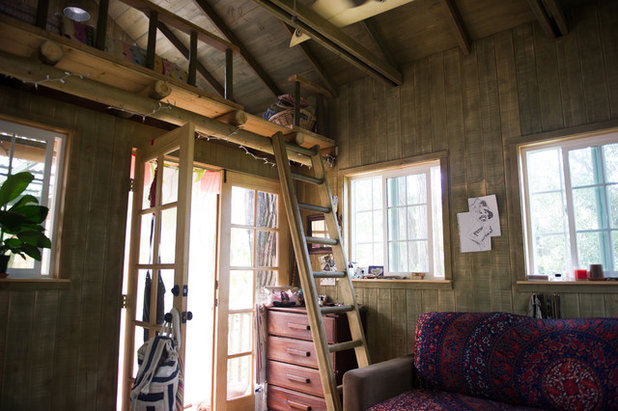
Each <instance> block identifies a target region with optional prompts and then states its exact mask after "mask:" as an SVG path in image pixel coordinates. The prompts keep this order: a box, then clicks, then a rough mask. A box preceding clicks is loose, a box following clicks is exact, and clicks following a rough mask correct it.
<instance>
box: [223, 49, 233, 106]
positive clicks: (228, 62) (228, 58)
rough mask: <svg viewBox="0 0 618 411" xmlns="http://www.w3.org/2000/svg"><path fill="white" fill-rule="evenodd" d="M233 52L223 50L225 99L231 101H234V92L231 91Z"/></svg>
mask: <svg viewBox="0 0 618 411" xmlns="http://www.w3.org/2000/svg"><path fill="white" fill-rule="evenodd" d="M233 64H234V52H233V51H232V49H225V99H226V100H233V99H234V90H233V82H234V70H233Z"/></svg>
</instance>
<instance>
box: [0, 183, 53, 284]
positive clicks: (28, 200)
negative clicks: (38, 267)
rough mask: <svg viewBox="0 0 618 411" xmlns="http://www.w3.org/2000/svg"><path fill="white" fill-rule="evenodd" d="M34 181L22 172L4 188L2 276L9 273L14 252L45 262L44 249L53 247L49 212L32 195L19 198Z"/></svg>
mask: <svg viewBox="0 0 618 411" xmlns="http://www.w3.org/2000/svg"><path fill="white" fill-rule="evenodd" d="M32 180H34V176H33V175H32V174H31V173H29V172H22V173H18V174H13V175H9V176H8V178H7V179H6V181H5V182H4V183H3V184H2V186H0V273H6V269H7V265H8V262H9V258H10V253H12V254H17V255H20V256H21V257H22V258H26V255H28V256H30V257H32V258H34V259H35V260H37V261H41V250H40V248H50V247H51V241H50V239H49V238H48V237H47V236H46V235H45V234H44V231H45V227H44V226H43V225H42V223H43V221H45V218H47V213H48V212H49V209H48V208H47V207H45V206H41V205H39V202H38V200H37V199H36V197H34V196H32V195H29V194H27V195H24V196H22V197H21V198H20V199H17V197H19V196H20V195H21V194H22V193H23V192H24V190H25V189H26V188H27V187H28V185H29V184H30V182H32ZM11 204H12V205H11Z"/></svg>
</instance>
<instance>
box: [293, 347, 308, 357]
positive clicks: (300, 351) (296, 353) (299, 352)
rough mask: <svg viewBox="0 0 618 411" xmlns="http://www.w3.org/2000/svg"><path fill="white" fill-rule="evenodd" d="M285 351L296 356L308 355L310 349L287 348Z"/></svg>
mask: <svg viewBox="0 0 618 411" xmlns="http://www.w3.org/2000/svg"><path fill="white" fill-rule="evenodd" d="M287 352H288V354H290V355H296V356H298V357H310V356H311V352H310V351H304V350H297V349H295V348H288V349H287Z"/></svg>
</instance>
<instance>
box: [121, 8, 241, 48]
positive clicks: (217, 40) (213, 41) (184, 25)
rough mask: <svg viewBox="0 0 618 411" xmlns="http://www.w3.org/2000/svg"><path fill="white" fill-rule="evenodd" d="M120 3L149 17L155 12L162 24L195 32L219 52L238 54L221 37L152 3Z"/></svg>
mask: <svg viewBox="0 0 618 411" xmlns="http://www.w3.org/2000/svg"><path fill="white" fill-rule="evenodd" d="M119 1H121V2H122V3H124V4H126V5H128V6H131V7H133V8H135V9H137V10H140V11H141V12H143V13H144V14H146V15H149V14H150V13H151V12H152V11H155V12H157V14H158V15H159V20H160V21H162V22H163V23H165V24H167V25H168V26H169V27H173V28H175V29H178V30H180V31H182V32H183V33H185V34H189V35H190V34H191V31H196V32H197V37H198V39H199V40H200V41H202V42H204V43H206V44H208V45H210V46H212V47H214V48H216V49H217V50H220V51H225V50H226V49H231V50H233V51H234V52H238V51H239V50H238V47H237V46H236V45H234V44H232V43H230V42H229V41H227V40H224V39H222V38H221V37H218V36H215V35H214V34H212V33H210V32H208V31H206V30H204V29H203V28H201V27H199V26H197V25H195V24H193V23H191V22H190V21H187V20H184V19H181V18H180V17H178V16H176V15H175V14H174V13H172V12H170V11H168V10H166V9H164V8H162V7H159V6H157V5H156V4H154V3H151V2H149V1H146V0H119Z"/></svg>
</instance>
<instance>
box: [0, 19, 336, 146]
mask: <svg viewBox="0 0 618 411" xmlns="http://www.w3.org/2000/svg"><path fill="white" fill-rule="evenodd" d="M0 33H1V34H2V36H3V38H10V39H11V41H4V42H0V52H2V53H3V56H4V57H6V58H8V59H12V58H13V57H16V58H21V59H22V61H24V62H25V60H23V59H28V61H29V64H28V66H29V67H31V68H32V67H34V68H38V69H39V72H41V73H42V72H43V71H45V68H48V69H47V71H48V72H50V73H52V72H53V71H54V70H56V72H57V71H58V70H60V71H62V72H69V73H73V74H81V75H84V76H87V79H86V80H83V81H91V82H94V83H98V85H102V86H107V87H109V93H108V96H101V95H96V94H92V95H88V94H87V93H84V92H80V93H78V92H77V91H76V90H75V87H71V86H70V84H69V83H70V82H69V81H65V82H64V83H61V82H59V81H49V82H42V83H41V84H40V85H41V86H45V87H50V88H54V89H56V90H60V91H63V92H66V93H68V94H72V95H77V96H79V97H82V98H87V99H90V100H93V101H97V102H100V103H103V104H109V105H114V106H116V107H121V108H124V107H125V106H123V104H119V105H116V104H111V103H110V99H113V96H114V95H115V94H116V95H123V93H122V92H127V93H130V94H133V95H134V98H135V99H138V98H140V97H141V96H143V95H144V93H145V91H146V90H149V89H151V88H152V85H153V84H154V83H156V82H157V81H164V82H165V83H167V84H168V85H169V89H170V90H169V91H170V94H169V95H168V96H167V97H165V99H164V100H163V102H164V103H168V102H169V103H170V104H172V105H173V106H175V107H176V108H178V109H181V114H180V115H178V116H176V117H179V118H182V117H192V116H190V115H189V116H187V115H186V113H185V112H189V113H192V114H193V115H194V116H198V117H203V118H204V119H203V120H204V121H203V122H202V123H203V124H207V125H209V126H213V128H214V129H215V130H216V132H213V135H215V136H217V134H219V135H227V134H230V133H229V130H234V129H233V128H232V129H230V128H229V127H230V125H229V123H230V121H229V120H226V119H230V118H233V117H234V116H232V115H231V114H233V113H234V112H236V111H242V110H243V108H244V107H243V106H241V105H239V104H237V103H235V102H233V101H230V100H226V99H224V98H222V97H220V96H218V95H216V94H213V93H209V92H207V91H204V90H201V89H199V88H197V87H195V86H192V85H189V84H187V83H184V82H181V81H179V80H176V79H173V78H171V77H167V76H164V75H162V74H159V73H157V72H155V71H153V70H150V69H148V68H145V67H143V66H140V65H137V64H133V63H130V62H127V61H125V60H122V59H120V58H117V57H115V56H112V55H110V54H108V53H106V52H104V51H101V50H98V49H96V48H94V47H90V46H87V45H84V44H82V43H79V42H76V41H73V40H70V39H67V38H65V37H62V36H60V35H57V34H53V33H50V32H48V31H45V30H43V29H40V28H38V27H35V26H31V25H29V24H27V23H23V22H21V21H19V20H15V19H12V18H10V17H6V16H2V15H0ZM48 40H50V41H53V42H54V43H56V44H57V45H58V46H59V47H60V49H61V51H62V53H61V57H60V59H59V60H58V62H57V63H56V64H55V65H53V66H52V65H48V64H42V63H39V62H38V60H37V58H38V56H39V54H40V49H41V45H42V44H43V43H44V42H46V41H48ZM5 61H8V60H5ZM7 66H8V64H0V73H2V74H5V75H8V76H12V77H16V78H19V79H20V80H22V81H31V82H32V81H40V80H43V79H45V76H42V77H38V78H37V77H36V75H35V73H33V71H35V70H28V69H25V68H24V67H25V65H22V67H7ZM50 78H56V77H54V76H52V75H50ZM67 80H68V79H67ZM91 85H93V84H91ZM81 88H82V89H87V87H81ZM94 89H97V90H99V91H102V89H101V88H100V87H93V90H94ZM124 95H125V96H126V94H124ZM142 98H143V99H147V100H149V101H150V102H151V103H153V102H156V100H153V99H150V98H149V97H142ZM144 101H145V100H144ZM140 102H143V101H142V100H140ZM151 107H152V105H151ZM131 111H136V110H131ZM150 111H151V110H144V111H143V112H144V114H147V113H149V112H150ZM140 112H141V111H140ZM153 117H154V116H153ZM168 117H169V116H168ZM158 118H159V119H161V120H163V121H169V119H168V118H161V117H158ZM188 120H189V119H187V121H188ZM191 120H195V118H193V117H192V118H191ZM169 122H171V123H174V124H177V122H176V121H169ZM216 123H220V124H216ZM226 126H227V127H228V128H227V129H226ZM240 127H241V129H242V132H239V133H237V134H238V135H240V136H241V140H242V141H239V143H240V144H243V145H246V146H247V147H251V148H254V149H256V150H260V151H264V152H267V153H271V154H272V148H271V143H270V137H272V135H274V134H275V133H277V132H280V133H282V134H283V135H284V136H285V138H286V139H287V140H290V139H296V141H300V142H302V146H303V147H312V146H314V145H316V144H317V145H319V146H320V148H321V150H322V152H323V153H324V154H334V153H335V151H336V144H335V142H334V140H332V139H329V138H327V137H324V136H322V135H319V134H316V133H313V132H311V131H309V130H305V129H302V128H299V127H293V128H291V129H290V128H286V127H283V126H280V125H278V124H274V123H271V122H269V121H267V120H264V119H262V118H261V117H259V116H256V115H252V114H247V115H246V122H245V123H244V124H242V125H240ZM207 128H208V127H207ZM226 130H227V132H226ZM261 138H267V140H268V141H267V142H266V141H264V140H262V139H261ZM253 140H255V143H256V144H252V142H253ZM230 141H232V142H235V141H233V139H232V138H230ZM269 148H270V149H269Z"/></svg>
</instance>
